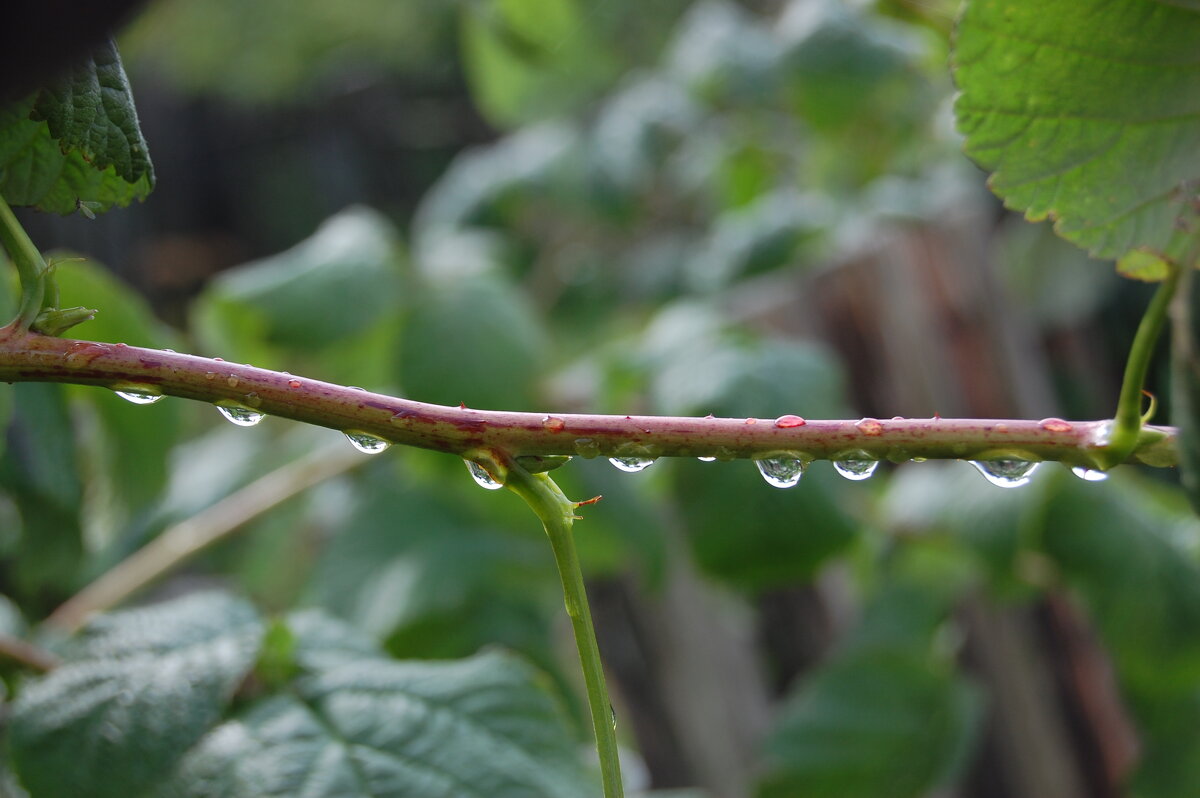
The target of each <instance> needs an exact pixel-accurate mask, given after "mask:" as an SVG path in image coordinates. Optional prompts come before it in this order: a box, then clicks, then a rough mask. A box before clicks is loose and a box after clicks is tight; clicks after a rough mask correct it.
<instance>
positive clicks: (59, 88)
mask: <svg viewBox="0 0 1200 798" xmlns="http://www.w3.org/2000/svg"><path fill="white" fill-rule="evenodd" d="M153 187H154V167H153V166H152V165H151V164H150V156H149V153H148V150H147V148H146V140H145V139H144V138H142V132H141V129H140V128H139V127H138V120H137V111H135V110H134V107H133V96H132V94H131V93H130V89H129V80H128V79H127V78H126V77H125V70H124V68H123V67H122V66H121V58H120V56H118V55H117V48H116V45H115V44H113V43H112V42H111V41H109V42H106V43H105V44H103V45H101V46H100V47H99V48H97V50H96V51H95V52H94V53H92V55H91V57H90V58H88V59H87V60H85V61H82V62H81V63H80V64H78V65H77V66H74V67H72V68H71V69H70V70H69V71H68V72H66V73H65V74H64V75H62V76H61V77H59V78H58V79H56V80H55V81H54V82H53V83H51V84H50V85H49V86H47V87H46V88H44V89H41V90H40V91H38V92H36V93H35V94H34V95H32V96H30V97H28V98H26V99H24V100H21V101H17V102H11V103H7V104H4V105H3V106H0V194H2V195H3V196H4V198H5V199H6V200H7V201H8V203H9V204H10V205H33V206H35V207H37V208H38V209H39V210H43V211H50V212H54V213H62V214H68V213H74V212H75V211H76V210H77V208H78V203H79V202H87V203H91V204H90V205H89V206H88V207H89V210H91V211H92V212H95V211H98V210H99V211H105V210H108V209H109V208H110V207H112V206H113V205H121V206H125V205H128V204H129V203H130V201H132V200H134V199H144V198H145V197H146V195H147V194H149V193H150V190H151V189H152V188H153Z"/></svg>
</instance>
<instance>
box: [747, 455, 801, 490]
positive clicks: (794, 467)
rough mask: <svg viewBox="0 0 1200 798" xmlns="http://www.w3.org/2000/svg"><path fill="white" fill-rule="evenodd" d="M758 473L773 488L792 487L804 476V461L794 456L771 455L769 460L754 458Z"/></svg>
mask: <svg viewBox="0 0 1200 798" xmlns="http://www.w3.org/2000/svg"><path fill="white" fill-rule="evenodd" d="M754 465H756V466H758V473H760V474H762V476H763V479H765V480H766V481H767V484H768V485H770V486H772V487H775V488H793V487H795V486H796V485H797V484H798V483H799V482H800V477H802V476H804V461H803V460H797V459H796V458H794V457H772V458H771V459H769V460H755V461H754Z"/></svg>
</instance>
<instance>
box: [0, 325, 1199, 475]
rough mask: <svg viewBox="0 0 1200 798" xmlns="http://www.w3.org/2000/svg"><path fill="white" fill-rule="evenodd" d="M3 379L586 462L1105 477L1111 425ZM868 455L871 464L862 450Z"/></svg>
mask: <svg viewBox="0 0 1200 798" xmlns="http://www.w3.org/2000/svg"><path fill="white" fill-rule="evenodd" d="M0 381H7V382H21V381H34V382H66V383H74V384H79V385H99V386H104V387H110V388H111V387H114V386H121V385H124V386H129V385H131V384H133V385H140V386H144V387H145V388H146V389H148V390H151V391H158V392H161V393H163V394H165V395H168V396H179V397H183V398H185V399H196V400H199V401H203V402H218V401H221V402H234V403H239V404H242V405H245V406H246V407H249V408H252V409H254V410H257V411H259V412H262V413H267V414H269V415H274V416H279V417H281V418H288V419H292V420H295V421H302V422H305V423H309V424H315V425H317V426H322V427H329V428H332V429H337V430H353V431H359V432H365V433H367V434H370V435H374V436H376V437H379V438H383V439H385V440H388V441H392V442H393V443H399V444H403V445H407V446H416V447H420V448H423V449H432V450H435V451H441V452H448V453H452V454H457V455H459V456H462V455H463V454H464V453H466V452H468V451H470V450H472V449H480V448H482V449H489V450H494V451H502V452H506V453H507V454H508V455H510V456H513V457H517V456H522V455H543V456H545V455H582V456H583V457H596V456H601V457H717V458H719V459H722V460H733V459H739V458H742V459H744V458H762V457H767V456H770V455H773V454H774V455H780V454H783V453H788V452H794V453H797V456H800V457H803V458H811V459H837V458H839V457H848V456H853V457H860V456H862V455H865V456H867V457H870V458H874V459H878V460H892V461H897V462H899V461H904V460H909V459H912V458H920V457H923V458H927V459H967V460H980V459H984V460H986V459H1008V458H1024V459H1029V460H1056V461H1061V462H1063V463H1066V464H1068V465H1071V466H1084V467H1088V468H1097V467H1107V465H1111V463H1106V462H1103V461H1102V459H1101V458H1102V457H1103V456H1104V454H1105V451H1106V449H1105V446H1104V441H1103V439H1102V435H1101V432H1102V430H1103V428H1104V426H1105V424H1107V422H1099V421H1092V422H1079V421H1075V422H1069V423H1068V422H1064V421H1060V420H1058V419H1046V420H1043V421H1024V420H996V419H943V418H937V417H934V418H924V419H900V418H897V419H890V420H888V419H881V420H878V421H876V420H874V419H865V420H863V421H848V420H843V421H816V420H810V421H807V422H805V423H803V424H796V422H795V421H789V422H788V423H785V424H784V425H783V426H779V425H777V423H776V420H775V419H761V418H760V419H740V418H683V417H669V416H605V415H583V414H568V413H553V414H546V413H515V412H507V411H485V410H475V409H472V408H465V407H447V406H444V405H433V404H426V403H423V402H414V401H411V400H408V399H401V398H398V397H394V396H388V395H385V394H378V393H371V392H369V391H361V390H357V389H354V388H348V387H344V386H340V385H334V384H332V383H328V382H321V381H319V380H313V379H306V378H304V377H297V376H293V375H290V374H284V373H282V372H276V371H268V370H266V369H260V368H255V367H253V366H246V365H238V364H234V363H226V362H225V361H223V360H220V359H210V358H203V357H196V356H194V355H184V354H177V353H175V352H164V351H160V350H156V349H142V348H139V347H133V346H125V345H124V344H103V343H95V342H91V341H77V340H72V339H69V338H56V337H51V336H45V335H38V334H36V333H30V332H23V331H21V330H20V329H19V328H18V327H17V326H16V325H10V326H9V327H6V328H3V329H0ZM1174 436H1175V430H1174V429H1172V428H1170V427H1145V428H1143V430H1142V433H1141V435H1139V437H1138V439H1137V441H1136V443H1135V447H1134V448H1133V450H1132V451H1131V452H1129V453H1127V455H1126V456H1125V458H1124V460H1123V462H1142V463H1146V464H1148V465H1154V466H1171V465H1174V464H1175V463H1176V457H1177V454H1176V450H1175V440H1174ZM859 453H861V454H859Z"/></svg>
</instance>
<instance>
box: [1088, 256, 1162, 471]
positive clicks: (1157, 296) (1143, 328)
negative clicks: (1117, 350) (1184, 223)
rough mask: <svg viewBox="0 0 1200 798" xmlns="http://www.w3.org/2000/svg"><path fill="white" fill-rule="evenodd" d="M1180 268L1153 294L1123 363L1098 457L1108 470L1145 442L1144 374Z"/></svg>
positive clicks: (1148, 365) (1159, 332)
mask: <svg viewBox="0 0 1200 798" xmlns="http://www.w3.org/2000/svg"><path fill="white" fill-rule="evenodd" d="M1180 271H1181V270H1180V269H1178V268H1172V269H1171V271H1170V273H1169V274H1168V275H1167V277H1166V279H1164V280H1163V281H1162V282H1161V283H1160V284H1159V286H1158V290H1157V291H1155V292H1154V297H1153V298H1152V299H1151V300H1150V304H1149V305H1148V306H1147V308H1146V313H1145V314H1144V315H1143V316H1142V321H1141V323H1140V324H1139V325H1138V329H1137V333H1136V334H1135V335H1134V337H1133V344H1132V345H1131V346H1130V347H1129V359H1128V360H1127V361H1126V363H1125V375H1124V377H1123V378H1122V382H1121V393H1120V396H1119V397H1118V399H1117V411H1116V413H1115V414H1114V416H1113V421H1112V431H1111V433H1110V435H1109V437H1108V442H1107V444H1108V445H1107V446H1106V447H1105V451H1104V452H1103V453H1102V454H1101V465H1103V466H1105V467H1109V466H1112V465H1116V464H1117V463H1122V462H1124V461H1125V460H1126V459H1128V457H1129V455H1130V454H1131V453H1132V452H1133V451H1134V450H1136V449H1137V447H1138V444H1139V442H1140V441H1141V440H1143V439H1144V436H1143V435H1142V427H1143V419H1142V390H1143V388H1144V387H1145V384H1146V373H1147V372H1148V371H1149V369H1150V361H1151V359H1152V358H1153V356H1154V349H1155V346H1156V344H1157V343H1158V339H1159V336H1160V335H1161V334H1162V329H1163V326H1164V325H1165V324H1166V321H1167V312H1168V310H1169V309H1170V307H1171V298H1172V297H1174V296H1175V289H1176V287H1177V286H1178V284H1179V275H1180Z"/></svg>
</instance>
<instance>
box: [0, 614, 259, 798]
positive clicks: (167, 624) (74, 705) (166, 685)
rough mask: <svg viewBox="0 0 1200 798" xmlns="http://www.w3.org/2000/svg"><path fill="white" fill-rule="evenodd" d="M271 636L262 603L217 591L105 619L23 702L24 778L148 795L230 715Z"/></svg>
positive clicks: (16, 723)
mask: <svg viewBox="0 0 1200 798" xmlns="http://www.w3.org/2000/svg"><path fill="white" fill-rule="evenodd" d="M261 635H262V625H261V623H260V622H259V620H258V617H257V614H256V613H255V612H254V610H253V608H251V607H250V606H249V605H247V604H245V603H244V602H241V601H239V600H236V599H233V598H229V597H227V596H223V595H220V594H212V593H210V594H200V595H193V596H189V597H187V598H183V599H178V600H176V601H172V602H170V603H166V604H161V605H158V606H154V607H150V608H147V609H141V610H131V611H128V612H122V613H116V614H113V615H110V616H101V617H100V618H98V619H97V620H95V621H94V622H93V623H92V624H91V625H90V626H89V627H88V628H87V629H86V631H85V633H84V636H83V638H82V639H81V640H80V641H79V642H78V643H77V644H76V645H75V646H73V648H72V651H71V653H70V654H69V656H68V657H67V663H66V664H65V665H63V666H62V667H60V668H58V669H56V670H55V671H53V672H52V673H50V674H49V675H48V676H45V677H43V678H41V679H38V680H37V681H34V682H32V683H31V684H29V685H27V686H26V687H25V688H24V689H23V690H22V692H21V695H20V696H19V697H18V699H17V703H16V706H15V708H14V714H13V718H12V727H11V732H10V734H11V738H10V746H11V751H12V756H13V761H14V763H15V765H16V769H17V772H18V774H19V776H20V778H21V781H22V783H23V784H24V785H25V786H26V787H28V788H29V790H30V791H31V793H33V794H34V795H38V796H47V798H53V796H79V795H91V796H98V797H100V796H122V797H123V798H124V797H125V796H130V795H138V794H141V793H142V791H144V790H145V789H146V788H148V787H150V786H151V785H153V784H154V783H156V782H157V781H158V780H159V779H160V778H161V777H162V776H164V775H165V774H167V773H169V772H170V771H171V769H172V768H173V767H174V765H175V763H176V762H177V761H178V760H179V759H180V757H182V756H183V754H184V753H185V752H186V751H187V749H188V748H189V747H190V746H191V745H192V744H193V743H195V742H196V741H197V740H199V739H200V738H201V736H203V735H204V733H205V732H206V731H207V730H208V729H209V728H210V727H211V726H212V725H213V724H214V723H215V722H216V721H217V720H218V719H219V718H220V716H221V713H222V710H223V708H224V707H225V706H226V705H227V704H228V703H229V701H230V699H231V697H232V694H233V691H234V689H235V688H236V687H237V686H238V684H239V683H240V682H241V681H242V679H243V678H244V677H245V675H246V673H247V672H248V671H249V670H250V668H251V667H252V666H253V664H254V660H255V656H256V654H257V651H258V648H259V641H260V638H261Z"/></svg>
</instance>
